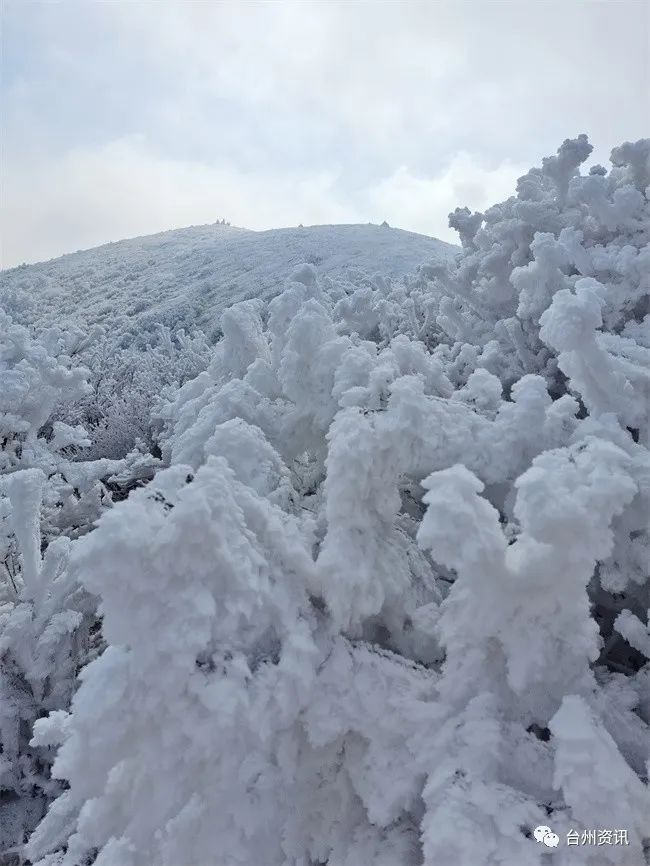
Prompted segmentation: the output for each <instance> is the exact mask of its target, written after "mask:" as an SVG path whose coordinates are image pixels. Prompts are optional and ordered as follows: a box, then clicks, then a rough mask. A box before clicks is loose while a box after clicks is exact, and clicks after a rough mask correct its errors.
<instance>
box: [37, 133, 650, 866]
mask: <svg viewBox="0 0 650 866" xmlns="http://www.w3.org/2000/svg"><path fill="white" fill-rule="evenodd" d="M589 152H590V145H589V144H588V142H587V140H586V138H585V137H584V136H580V137H579V138H578V139H576V140H573V141H566V142H565V143H564V144H563V145H562V147H561V148H560V149H559V151H558V154H557V156H554V157H550V158H548V159H546V160H544V162H543V165H542V167H541V168H539V169H533V170H532V171H531V172H529V173H528V174H527V175H526V176H525V177H523V178H521V179H520V181H519V184H518V190H517V195H516V196H514V197H512V198H511V199H509V200H508V201H507V202H504V203H502V204H500V205H495V206H494V207H493V208H490V209H489V210H488V211H486V213H485V214H471V213H470V212H469V211H467V210H466V209H463V210H457V211H456V212H455V213H454V214H453V215H452V216H451V224H452V225H454V226H456V228H457V229H458V230H459V233H460V236H461V241H462V244H463V249H462V252H461V253H460V255H459V257H458V260H457V261H456V262H455V263H454V264H452V265H449V264H448V263H446V262H442V263H439V264H438V263H433V264H428V265H425V266H423V267H422V268H421V269H420V272H419V273H418V274H417V275H415V276H414V277H413V278H412V279H410V280H408V281H405V282H404V283H403V284H397V283H396V284H392V283H391V282H390V281H388V280H386V279H384V278H382V277H379V276H377V277H373V278H372V279H364V280H362V281H360V282H358V284H356V285H353V286H350V285H348V286H343V285H341V284H334V283H332V282H328V281H325V280H320V279H319V278H318V275H317V273H316V271H315V270H314V268H312V267H311V266H309V265H306V266H304V267H303V268H300V269H298V270H297V271H295V272H294V274H293V275H292V278H291V280H290V282H289V285H288V287H287V288H286V290H285V291H284V292H283V293H282V294H280V295H279V296H278V297H276V298H274V299H273V300H272V301H270V302H269V303H268V304H262V303H261V302H259V301H255V300H253V301H246V302H243V303H241V304H238V305H235V306H234V307H232V308H231V309H229V310H228V311H227V312H226V314H225V315H224V316H223V319H222V323H221V327H222V333H223V337H222V339H221V340H220V342H219V344H218V345H217V347H216V349H215V351H214V353H213V356H212V358H211V360H210V362H209V364H208V365H207V367H206V369H204V370H202V371H201V372H199V373H198V375H196V376H195V377H193V378H190V379H189V380H188V381H186V382H185V383H184V384H182V385H181V386H180V387H179V388H178V389H176V390H175V391H174V392H173V393H168V394H166V395H163V396H162V398H161V399H160V401H159V403H158V405H157V407H156V411H155V418H154V421H155V424H156V428H157V440H158V443H159V446H160V449H161V455H162V461H163V462H164V463H165V464H166V468H164V469H162V470H161V471H159V472H157V474H156V475H155V476H154V477H153V480H151V481H150V483H149V484H148V485H147V486H146V487H144V488H143V489H139V490H135V491H133V492H132V493H131V495H130V496H129V497H128V498H127V499H126V501H124V502H118V503H117V504H116V505H115V506H114V507H113V508H111V509H110V510H108V511H106V512H105V513H104V514H103V515H102V517H101V518H100V520H99V523H98V526H97V528H96V529H95V530H94V531H93V532H91V533H86V534H84V535H83V537H81V538H79V539H78V540H75V541H74V542H73V544H72V545H71V548H72V549H71V551H70V557H69V562H68V565H67V572H66V573H67V574H68V575H69V576H70V580H71V581H72V583H73V584H76V583H78V584H79V585H81V586H83V587H85V589H86V591H87V592H88V593H90V594H92V595H94V596H97V597H98V598H99V599H100V613H101V615H102V618H103V631H104V638H105V640H106V642H107V644H108V646H107V649H106V650H105V651H104V652H103V654H102V655H101V656H100V657H99V658H97V659H95V660H94V661H92V662H91V663H90V664H89V665H88V666H87V667H86V668H85V669H84V671H83V673H82V674H81V680H82V683H81V686H80V688H79V689H78V691H77V692H76V693H75V695H74V697H73V699H72V704H71V707H70V708H69V711H66V710H65V708H57V709H56V711H55V712H52V713H50V715H49V717H48V718H42V719H39V720H38V721H37V722H36V724H35V726H34V738H33V740H32V748H34V749H44V750H46V749H50V748H54V747H55V746H57V745H58V746H59V750H58V753H57V757H56V761H55V763H54V766H53V768H52V775H53V777H54V779H58V780H61V782H63V783H64V784H66V785H67V788H66V790H65V791H63V793H61V795H60V796H59V797H58V798H57V799H56V800H55V802H54V803H53V804H52V805H51V806H50V808H49V811H48V813H47V815H46V816H45V818H44V819H43V821H42V822H41V823H40V825H39V826H38V828H37V829H36V830H35V831H34V833H33V834H32V836H31V839H30V841H29V843H28V844H27V846H26V853H27V855H28V856H29V858H30V859H31V861H33V862H37V863H39V864H41V866H54V864H57V866H82V864H83V866H86V864H89V863H93V864H95V866H150V864H157V866H158V864H160V866H179V864H183V866H210V864H214V866H216V864H226V863H227V864H229V866H231V864H232V866H250V864H251V863H264V864H265V866H288V864H292V866H315V864H323V866H324V864H327V866H359V864H366V863H377V864H383V866H416V864H417V866H439V864H459V866H475V864H479V863H486V864H487V863H489V864H491V866H513V864H527V866H533V864H537V866H542V864H543V863H545V862H546V860H547V859H548V854H549V851H548V849H546V848H545V846H543V845H541V844H540V843H539V842H538V841H536V840H535V838H534V836H533V829H534V828H535V827H536V826H538V825H548V826H550V827H552V829H553V831H554V832H555V833H557V834H558V836H559V837H560V839H561V844H560V848H558V849H557V850H556V851H555V852H554V854H553V855H552V856H553V859H556V860H557V862H558V863H565V862H566V863H567V864H568V863H569V862H570V863H574V864H581V866H604V864H610V863H611V864H617V866H639V864H641V863H642V862H644V859H645V860H646V861H647V853H648V837H649V836H650V832H649V829H648V823H647V815H648V814H650V796H649V792H648V779H647V776H648V766H649V760H650V662H649V650H650V645H649V644H650V641H649V640H648V632H647V616H648V608H650V592H649V589H650V584H649V581H648V570H647V565H648V553H649V551H650V547H649V544H648V520H647V515H648V513H650V455H649V451H648V438H647V436H648V430H647V421H648V419H647V412H646V411H645V409H644V407H646V406H647V399H648V361H649V355H650V346H649V344H648V335H647V325H648V319H647V318H645V317H646V315H647V301H648V288H649V287H648V280H647V263H648V250H649V247H648V242H649V240H650V237H649V235H650V211H649V208H650V205H649V203H648V189H647V185H648V182H649V180H650V175H649V173H648V165H647V161H648V156H649V154H650V144H648V143H646V142H637V143H636V144H626V145H623V146H622V147H621V148H617V149H616V150H615V151H614V152H613V154H612V162H613V168H612V170H611V171H610V172H609V173H607V172H606V171H604V170H602V169H600V168H598V167H596V169H592V171H591V172H590V174H588V175H586V176H585V175H581V174H580V173H579V166H580V165H581V163H582V162H583V161H584V160H585V159H586V158H587V156H588V154H589ZM132 465H133V466H137V467H139V468H140V470H141V472H142V473H143V475H142V476H141V477H142V478H145V479H149V478H150V477H151V475H152V474H153V471H154V470H155V469H156V468H157V464H155V463H154V464H152V462H151V459H150V458H147V457H146V455H145V454H140V456H139V457H138V458H137V459H135V458H132ZM125 471H126V470H125ZM127 476H128V472H127ZM34 558H35V557H34V556H32V559H34ZM43 567H44V566H43ZM608 827H610V828H611V829H614V828H617V829H625V830H627V832H628V843H629V844H628V845H625V846H623V845H621V846H597V847H596V846H588V845H585V846H578V847H576V848H574V849H573V850H572V851H571V852H568V851H567V850H565V846H566V834H567V833H568V832H569V831H571V830H573V831H575V832H577V833H578V834H581V833H582V832H583V831H587V830H592V829H594V830H598V829H606V828H608Z"/></svg>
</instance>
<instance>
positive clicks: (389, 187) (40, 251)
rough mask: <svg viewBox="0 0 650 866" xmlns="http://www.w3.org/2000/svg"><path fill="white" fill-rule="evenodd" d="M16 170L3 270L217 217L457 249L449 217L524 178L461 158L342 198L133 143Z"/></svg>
mask: <svg viewBox="0 0 650 866" xmlns="http://www.w3.org/2000/svg"><path fill="white" fill-rule="evenodd" d="M15 167H16V170H15V171H14V172H13V173H12V175H11V177H10V178H9V179H8V181H7V183H6V184H5V188H4V205H3V210H4V212H5V213H6V214H11V215H12V218H11V220H9V219H7V220H6V221H5V225H4V226H3V231H2V235H3V246H2V264H3V266H4V267H10V266H13V265H16V264H19V263H20V262H22V261H38V260H42V259H46V258H50V257H53V256H55V255H59V254H61V253H62V252H63V251H68V252H69V251H72V250H74V249H84V248H88V247H92V246H96V245H99V244H102V243H106V242H108V241H114V240H119V239H121V238H124V237H134V236H138V235H143V234H151V233H154V232H157V231H164V230H166V229H169V228H180V227H182V226H186V225H190V224H201V223H210V222H214V221H215V220H217V219H220V218H222V217H224V218H226V219H227V220H229V221H230V222H231V223H232V224H233V225H240V226H244V227H246V228H251V229H258V230H262V229H268V228H274V227H279V226H290V225H297V224H298V223H300V222H302V223H303V224H305V225H310V224H320V223H346V222H348V223H349V222H377V223H379V222H382V221H383V220H384V219H386V220H388V222H389V223H390V224H391V225H394V226H398V227H400V228H405V229H409V230H411V231H416V232H420V233H422V234H432V235H434V236H436V237H440V238H443V239H446V240H450V241H452V242H456V241H457V236H456V234H455V232H453V231H451V230H450V229H449V228H448V226H447V214H448V213H449V212H450V211H451V210H453V209H454V208H455V207H456V206H458V205H468V206H469V207H471V208H472V209H481V208H484V207H486V206H488V205H489V204H491V203H493V202H494V201H499V200H502V199H504V198H506V197H507V196H508V195H510V194H511V193H512V192H513V191H514V184H515V181H516V179H517V177H519V176H520V175H521V174H523V172H524V171H525V170H526V166H523V165H514V164H511V163H503V164H502V165H500V166H498V167H496V168H495V169H493V170H490V169H489V168H486V167H485V166H483V165H482V164H481V162H480V160H478V159H476V158H474V157H472V156H470V155H469V154H467V153H461V154H458V155H457V156H456V157H455V158H454V159H453V160H452V161H451V163H450V164H449V165H448V166H445V167H443V168H442V170H441V171H440V172H439V173H438V174H436V175H433V176H431V177H419V176H416V175H415V174H413V173H412V172H411V171H409V169H408V168H406V167H401V168H398V169H397V170H396V171H395V172H393V173H392V174H390V175H389V176H387V177H385V178H382V179H379V180H378V181H377V182H372V183H369V184H367V185H365V186H363V187H361V188H357V189H355V190H354V191H348V192H342V191H341V189H340V187H339V185H338V183H337V180H338V179H337V175H336V172H335V171H314V172H305V173H302V174H298V173H283V174H271V175H265V174H263V173H261V172H252V173H243V172H241V171H240V170H238V169H237V167H236V166H233V165H227V164H221V165H203V164H200V163H195V162H184V161H179V160H170V159H167V158H164V157H161V156H160V155H158V154H156V153H155V152H154V151H153V150H152V149H151V148H150V147H149V146H148V145H147V143H146V141H145V140H144V139H142V138H141V137H138V136H134V137H129V138H123V139H119V140H117V141H114V142H111V143H109V144H106V145H101V146H99V147H97V148H75V149H73V150H71V151H70V152H68V153H67V154H65V155H63V156H62V157H52V158H49V159H46V160H41V161H39V163H38V164H37V166H36V167H34V165H33V164H32V163H31V160H28V161H26V162H25V163H23V164H19V163H16V164H15ZM71 238H74V244H71V243H70V239H71Z"/></svg>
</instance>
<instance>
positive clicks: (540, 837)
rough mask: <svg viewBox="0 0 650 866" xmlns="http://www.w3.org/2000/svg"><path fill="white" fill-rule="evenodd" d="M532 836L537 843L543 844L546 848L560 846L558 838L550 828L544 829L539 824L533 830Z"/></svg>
mask: <svg viewBox="0 0 650 866" xmlns="http://www.w3.org/2000/svg"><path fill="white" fill-rule="evenodd" d="M533 836H534V837H535V839H537V841H538V842H543V843H544V845H546V847H547V848H557V846H558V845H559V844H560V837H559V836H558V835H557V833H554V832H553V831H552V830H551V828H550V827H545V826H544V825H543V824H541V825H540V826H539V827H535V829H534V830H533Z"/></svg>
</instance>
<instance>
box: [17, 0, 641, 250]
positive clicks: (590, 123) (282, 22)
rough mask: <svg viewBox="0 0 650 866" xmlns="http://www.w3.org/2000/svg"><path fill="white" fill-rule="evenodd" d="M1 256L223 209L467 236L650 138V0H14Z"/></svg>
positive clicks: (96, 239) (257, 217)
mask: <svg viewBox="0 0 650 866" xmlns="http://www.w3.org/2000/svg"><path fill="white" fill-rule="evenodd" d="M1 10H2V11H1V16H2V22H1V23H2V103H3V113H2V121H1V123H2V265H3V266H4V267H8V266H11V265H14V264H18V263H20V262H22V261H26V262H33V261H39V260H42V259H46V258H50V257H52V256H56V255H59V254H61V253H64V252H71V251H74V250H77V249H83V248H88V247H91V246H95V245H97V244H100V243H105V242H107V241H111V240H118V239H120V238H124V237H132V236H134V235H140V234H147V233H152V232H156V231H161V230H163V229H167V228H175V227H180V226H185V225H191V224H201V223H207V222H214V221H215V220H216V219H219V218H221V217H225V218H226V219H227V220H229V221H230V222H231V223H232V224H233V225H240V226H245V227H247V228H253V229H265V228H274V227H280V226H287V225H297V224H298V223H300V222H302V223H304V224H305V225H308V224H313V223H341V222H381V221H382V220H384V219H386V220H388V222H389V223H390V224H391V225H395V226H399V227H401V228H405V229H410V230H413V231H417V232H422V233H425V234H431V235H434V236H437V237H441V238H444V239H448V240H455V234H454V233H453V232H450V230H449V229H448V227H447V214H448V212H449V211H450V210H451V209H453V208H454V207H455V206H456V205H464V204H467V205H469V206H470V207H472V208H483V207H486V206H488V205H489V204H491V203H493V202H495V201H499V200H501V199H503V198H506V197H507V196H508V195H509V194H510V192H511V191H512V189H513V184H514V182H515V180H516V178H517V177H518V176H519V175H520V174H522V173H523V171H525V170H526V169H527V168H529V167H530V166H531V165H535V164H539V162H540V160H541V158H542V157H543V156H545V155H548V154H550V153H553V152H554V151H555V149H556V148H557V146H558V145H559V144H560V143H561V142H562V140H563V139H564V138H566V137H569V136H571V137H573V136H575V135H577V134H578V133H581V132H586V133H587V134H588V135H589V137H590V140H591V141H592V143H593V144H594V145H595V153H594V156H595V158H596V159H597V161H602V162H604V161H606V160H607V158H608V156H609V151H610V149H611V148H612V147H613V146H614V145H616V144H618V143H620V142H621V141H623V140H626V139H637V138H640V137H642V136H643V135H648V134H650V123H649V120H650V116H649V109H648V93H649V92H650V80H649V74H648V58H649V54H650V45H649V18H650V2H648V0H558V2H554V0H503V2H496V0H495V2H490V0H472V2H459V0H449V2H434V0H428V2H410V0H395V2H391V0H372V2H362V0H343V2H336V0H302V2H291V0H284V2H273V0H265V2H259V3H258V2H245V0H236V2H227V0H219V2H216V0H202V2H191V0H184V2H179V3H174V2H165V0H148V2H145V0H110V2H93V0H83V2H33V0H2V6H1Z"/></svg>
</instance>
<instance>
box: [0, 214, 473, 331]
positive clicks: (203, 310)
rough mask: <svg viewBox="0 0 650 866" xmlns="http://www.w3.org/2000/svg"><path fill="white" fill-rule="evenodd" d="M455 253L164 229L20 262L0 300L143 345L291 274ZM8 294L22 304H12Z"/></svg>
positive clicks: (371, 237) (324, 231)
mask: <svg viewBox="0 0 650 866" xmlns="http://www.w3.org/2000/svg"><path fill="white" fill-rule="evenodd" d="M456 250H457V248H456V247H453V246H452V245H450V244H446V243H444V242H443V241H438V240H435V239H433V238H429V237H426V236H425V235H417V234H413V233H411V232H405V231H401V230H400V229H393V228H389V227H387V226H375V225H349V226H310V227H307V228H296V229H275V230H273V231H266V232H251V231H246V230H245V229H239V228H232V227H230V226H224V225H220V224H215V225H208V226H197V227H192V228H187V229H179V230H176V231H170V232H163V233H162V234H158V235H151V236H149V237H143V238H134V239H132V240H124V241H119V242H117V243H112V244H107V245H106V246H103V247H99V248H97V249H93V250H87V251H84V252H78V253H72V254H71V255H66V256H62V257H61V258H58V259H54V260H52V261H49V262H44V263H42V264H37V265H28V266H21V267H18V268H13V269H12V270H10V271H6V272H4V273H3V274H2V275H1V277H0V304H3V305H4V306H5V308H7V306H8V305H10V306H11V309H12V312H13V315H14V319H15V320H16V321H17V322H20V323H21V324H25V325H26V324H38V325H39V326H44V325H53V324H58V325H60V324H61V323H62V322H63V321H65V320H68V321H70V322H72V323H75V324H78V325H81V326H82V327H87V326H88V325H91V326H92V325H102V326H104V327H106V328H108V329H110V330H111V331H113V332H117V333H118V334H120V335H121V336H123V337H124V341H123V344H126V343H127V342H130V341H131V340H134V341H135V342H137V343H138V344H140V345H142V344H143V343H144V342H145V341H146V340H147V339H148V338H150V336H151V333H152V332H153V331H154V330H155V327H156V325H157V324H163V325H168V326H169V327H172V328H180V327H184V328H186V329H193V328H200V329H201V330H203V331H205V332H206V334H208V335H209V334H210V333H211V332H212V331H213V330H215V329H216V328H217V326H218V320H219V315H220V314H221V312H222V311H223V310H224V309H225V307H227V306H229V305H230V304H233V303H235V302H236V301H241V300H244V299H247V298H262V299H264V300H268V299H269V298H271V297H273V296H274V295H276V294H277V293H278V292H279V291H281V290H282V289H283V288H284V286H285V284H286V282H287V280H288V278H289V277H290V275H291V273H292V272H293V271H294V270H295V268H296V267H297V266H299V265H302V264H304V263H308V264H312V265H314V266H316V267H317V268H318V272H319V273H320V274H322V275H324V276H331V277H339V278H342V277H344V276H345V275H346V274H349V273H350V272H355V271H360V272H365V273H368V274H370V275H372V274H375V273H381V274H384V275H387V276H393V277H397V276H403V275H405V274H408V273H411V272H412V271H414V270H415V269H416V267H417V266H418V265H420V264H422V263H423V262H427V261H430V260H431V259H433V258H437V257H439V256H446V255H449V254H452V253H453V252H455V251H456ZM14 295H17V296H18V297H19V298H20V301H19V302H16V301H14V300H13V297H14Z"/></svg>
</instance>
